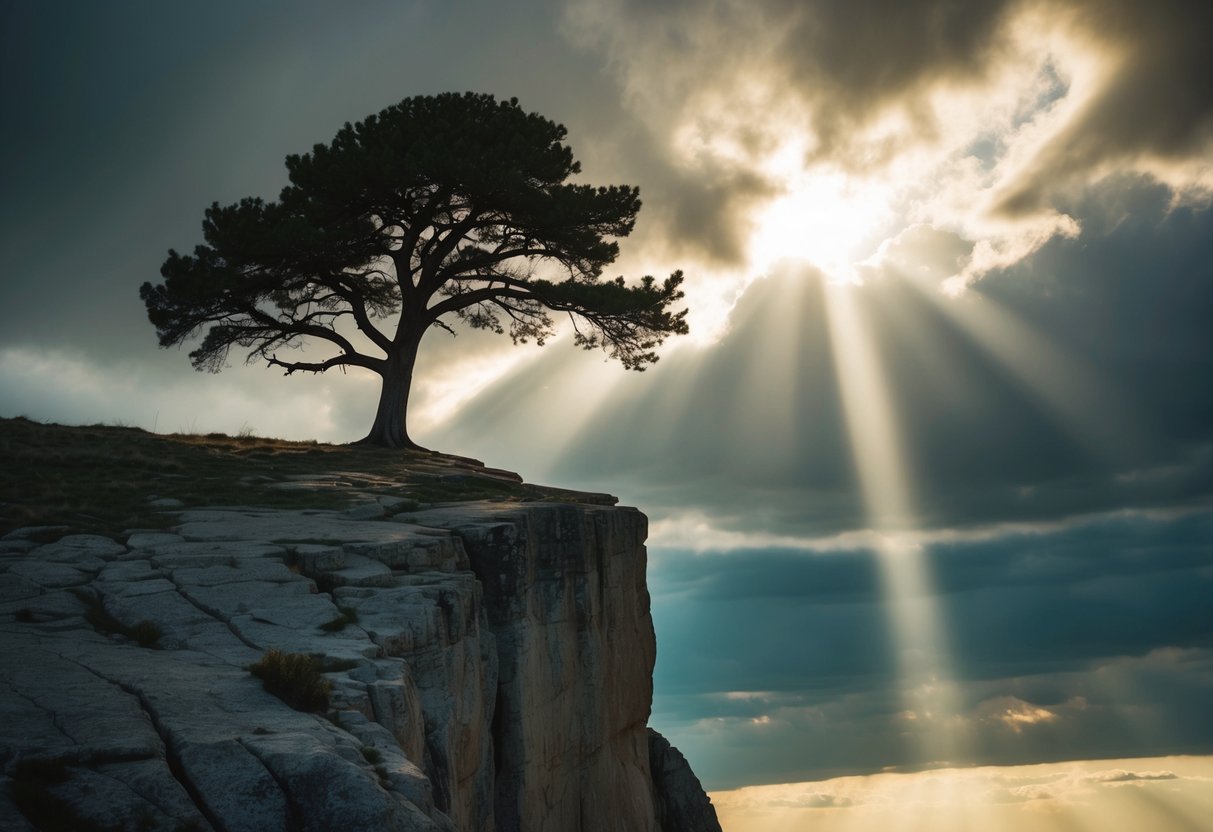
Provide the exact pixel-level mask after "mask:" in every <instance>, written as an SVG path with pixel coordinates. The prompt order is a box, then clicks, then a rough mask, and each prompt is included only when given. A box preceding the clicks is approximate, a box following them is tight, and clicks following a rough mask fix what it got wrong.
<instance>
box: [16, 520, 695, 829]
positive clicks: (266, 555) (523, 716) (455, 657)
mask: <svg viewBox="0 0 1213 832" xmlns="http://www.w3.org/2000/svg"><path fill="white" fill-rule="evenodd" d="M405 507H407V506H406V505H405V503H404V501H401V500H399V499H394V498H386V497H384V498H380V499H378V500H375V501H371V502H368V503H366V504H364V505H362V506H359V507H357V508H355V509H353V510H350V511H346V512H343V513H338V512H331V511H282V510H279V511H270V510H252V509H211V510H193V511H183V512H182V513H181V515H180V525H178V526H176V527H175V528H174V529H173V530H172V531H171V532H168V533H166V532H134V533H130V534H129V535H126V536H124V537H123V538H121V540H122V542H119V541H118V540H115V539H110V538H107V537H103V536H97V535H66V536H63V537H62V538H60V539H58V540H51V538H53V537H55V534H54V533H53V532H48V531H47V530H28V529H27V530H18V531H16V532H14V533H12V534H10V535H9V536H8V537H6V538H5V539H4V540H3V541H2V542H0V570H2V571H0V767H2V768H3V772H4V776H3V783H2V786H3V788H0V827H2V828H4V829H13V830H20V829H33V828H79V829H89V828H93V829H110V828H118V829H149V830H174V831H176V830H190V829H215V830H259V831H260V830H330V829H342V830H461V831H462V830H483V831H485V832H487V831H488V830H496V832H515V830H518V831H519V832H530V831H531V830H535V831H536V832H575V831H576V830H585V831H586V832H590V830H642V831H643V830H653V832H657V830H662V829H667V830H672V829H680V830H681V829H698V828H703V829H718V828H719V827H718V826H715V819H714V816H712V817H711V819H710V822H709V820H707V819H706V818H707V816H706V815H704V816H703V818H700V819H697V820H695V821H693V824H699V825H691V826H687V825H681V826H680V825H676V824H677V823H681V822H682V821H676V820H672V819H671V815H670V811H669V810H668V809H667V808H664V807H667V806H673V805H675V804H676V803H678V801H680V800H681V801H682V802H684V803H685V802H686V800H685V799H684V798H682V797H679V798H677V799H667V797H666V796H665V795H664V792H663V791H662V789H663V785H662V784H663V782H664V781H663V780H662V779H660V778H659V779H658V780H657V781H656V782H655V781H654V779H653V776H652V773H651V768H650V739H649V736H648V732H647V729H646V723H647V719H648V715H649V708H650V704H651V700H652V668H653V662H654V657H655V644H654V638H653V628H652V621H651V618H650V616H649V598H648V592H647V589H646V587H645V551H644V545H643V543H644V538H645V518H644V516H643V515H642V514H640V513H639V512H637V511H635V510H633V509H624V508H615V507H611V506H601V505H574V504H554V503H542V502H531V503H519V502H480V503H462V504H457V505H445V506H439V507H431V508H428V509H426V510H424V511H416V510H413V511H402V510H401V509H402V508H405ZM359 518H377V519H359ZM48 540H50V541H51V542H46V541H48ZM269 648H276V649H277V650H279V651H281V652H283V653H286V654H307V655H309V656H312V657H314V658H315V659H316V661H317V664H318V666H319V668H320V669H321V670H322V671H324V679H327V682H328V685H329V687H330V691H329V694H328V703H327V705H322V706H320V707H319V708H318V709H317V712H315V713H310V712H304V711H300V710H295V709H293V708H291V707H289V706H287V705H286V704H285V703H284V702H283V701H282V700H281V699H280V698H278V697H276V696H274V695H271V694H270V693H268V692H267V691H266V690H264V689H263V686H262V684H261V682H260V681H259V680H258V679H257V678H255V677H254V676H253V675H251V674H250V673H249V671H248V670H247V668H248V667H249V666H250V665H252V664H253V663H255V662H257V661H258V660H259V659H260V658H261V657H262V656H263V654H264V653H265V651H266V650H268V649H269ZM289 684H294V685H297V686H299V685H303V684H305V681H303V680H301V679H294V680H292V681H290V682H289ZM688 773H689V772H688ZM692 778H693V775H692ZM700 794H701V793H700ZM704 800H705V801H706V798H704ZM696 805H698V804H696ZM708 809H709V811H710V804H709V805H708Z"/></svg>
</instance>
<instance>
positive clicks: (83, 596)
mask: <svg viewBox="0 0 1213 832" xmlns="http://www.w3.org/2000/svg"><path fill="white" fill-rule="evenodd" d="M72 594H73V595H75V596H76V598H77V599H79V601H80V602H81V603H82V604H84V620H85V621H87V622H88V623H89V624H91V625H92V627H93V629H94V630H96V631H97V632H99V633H107V634H112V635H120V636H123V637H124V638H129V639H130V640H131V641H133V642H135V643H136V644H138V645H139V646H140V647H148V648H151V649H159V647H160V637H161V636H162V635H163V633H162V632H161V630H160V628H159V627H158V626H156V624H155V623H154V622H152V621H140V622H138V623H137V624H135V625H134V626H127V625H126V624H123V623H122V622H121V621H119V620H118V619H117V618H114V616H113V615H111V614H110V612H109V610H107V609H106V608H105V604H103V603H102V601H101V597H100V596H99V595H95V594H93V593H91V592H89V591H87V590H83V589H73V590H72Z"/></svg>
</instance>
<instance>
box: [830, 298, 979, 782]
mask: <svg viewBox="0 0 1213 832" xmlns="http://www.w3.org/2000/svg"><path fill="white" fill-rule="evenodd" d="M823 291H824V292H825V293H826V313H827V314H826V321H827V325H828V328H829V333H830V339H831V343H832V346H833V349H832V352H833V354H834V360H835V362H836V366H837V378H838V384H839V393H840V395H841V397H842V404H843V412H844V414H845V416H846V422H847V429H848V433H849V436H850V443H851V449H852V454H853V456H854V459H855V465H856V468H857V469H858V473H859V480H860V486H861V488H862V491H863V498H864V504H865V506H866V509H867V513H868V517H869V520H870V522H871V524H872V528H873V530H874V531H875V532H877V533H878V535H879V540H880V542H879V543H878V544H877V546H876V554H877V557H878V558H879V560H880V565H881V575H882V579H883V582H884V595H885V599H886V604H887V606H888V609H889V624H890V627H891V628H892V630H893V633H894V640H895V643H896V645H897V648H898V665H899V674H900V677H901V681H900V684H901V696H902V702H903V707H904V708H905V710H904V712H903V713H904V715H905V717H906V718H907V720H912V721H914V722H920V721H921V722H922V723H926V724H925V725H924V728H923V729H920V730H918V731H916V732H915V733H916V734H917V736H918V737H919V747H918V748H917V749H916V750H917V753H918V755H919V758H920V759H921V760H923V761H931V762H934V763H936V764H939V763H942V762H944V761H948V760H954V759H955V757H956V755H957V753H958V748H957V747H956V746H957V738H956V732H955V731H954V730H953V729H954V723H953V720H954V717H955V715H956V699H955V686H954V684H953V682H952V679H951V673H950V668H949V667H948V665H949V663H950V660H949V658H948V656H949V650H948V644H947V639H946V637H945V634H944V627H943V626H942V624H941V622H940V621H939V613H938V604H937V603H936V601H935V600H934V597H933V587H932V581H931V576H930V574H929V567H928V563H927V560H926V556H925V552H924V550H923V548H922V546H921V545H919V544H917V543H915V542H914V540H913V532H914V515H915V511H914V507H913V504H912V497H911V493H912V492H911V488H910V483H909V476H908V472H907V470H906V467H907V466H906V462H905V454H904V453H903V450H902V444H901V441H900V438H899V436H898V432H897V428H896V425H895V423H894V413H895V411H894V408H893V403H892V401H891V400H890V395H889V385H888V382H887V380H886V378H885V375H884V371H883V368H882V366H881V363H880V357H879V355H878V354H877V351H876V347H875V340H874V339H873V338H872V337H871V333H870V331H869V329H868V325H867V321H866V319H865V316H864V315H863V312H862V309H861V307H860V306H859V293H860V291H861V290H860V289H859V287H856V286H851V285H830V286H823Z"/></svg>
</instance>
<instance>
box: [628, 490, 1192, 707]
mask: <svg viewBox="0 0 1213 832" xmlns="http://www.w3.org/2000/svg"><path fill="white" fill-rule="evenodd" d="M1210 541H1213V515H1211V514H1209V513H1208V512H1201V513H1196V514H1192V515H1188V516H1185V517H1181V518H1177V519H1174V520H1152V519H1149V518H1146V517H1141V516H1128V517H1109V518H1105V519H1101V520H1098V521H1091V522H1087V523H1082V524H1077V525H1074V526H1071V527H1065V528H1061V529H1058V530H1055V531H1051V532H1045V533H1019V534H1014V533H1012V534H1007V535H1005V536H1002V537H999V538H997V539H994V540H990V541H985V542H954V543H940V544H934V545H931V546H929V547H928V549H927V554H926V559H925V568H926V571H927V573H928V574H930V575H931V576H933V577H932V581H933V587H934V588H933V590H932V597H934V598H935V602H936V604H937V605H938V609H939V615H940V618H941V620H942V621H943V626H944V628H945V630H946V631H947V633H948V640H949V641H950V642H951V644H950V648H951V659H950V660H951V661H953V662H954V663H955V666H956V668H957V672H958V673H959V674H960V676H961V678H964V679H967V680H981V679H1001V678H1007V677H1016V676H1033V675H1037V674H1041V673H1046V672H1057V671H1059V670H1075V669H1079V668H1082V667H1084V666H1087V665H1089V664H1090V663H1092V662H1095V661H1098V660H1101V659H1107V658H1113V657H1117V656H1122V655H1144V654H1146V653H1148V652H1149V651H1150V650H1153V649H1155V648H1160V647H1184V648H1187V647H1213V608H1210V606H1209V604H1208V603H1207V599H1208V598H1209V594H1210V592H1211V591H1213V577H1210V572H1209V570H1210V568H1211V567H1213V549H1211V547H1210ZM650 581H651V584H652V589H653V592H654V595H655V597H656V598H657V599H658V600H659V601H660V600H661V599H663V598H669V599H674V598H676V599H677V605H676V608H677V612H676V613H674V612H671V613H670V614H669V615H668V616H667V615H665V614H664V613H663V612H662V610H663V609H669V610H674V609H675V605H673V604H663V603H657V604H655V610H656V612H655V615H656V616H657V618H658V625H659V632H661V633H662V635H663V638H665V639H667V640H669V641H672V642H675V643H677V644H678V645H679V649H678V650H677V651H676V653H674V654H673V655H669V654H663V657H662V659H661V661H660V663H659V671H658V672H659V675H660V676H661V677H662V682H663V686H662V689H663V690H667V691H670V692H676V691H683V692H685V691H688V690H691V691H699V692H702V693H707V692H719V691H728V690H733V689H735V685H736V683H737V680H738V679H745V680H746V681H747V684H748V685H750V688H748V689H755V690H776V691H796V690H804V689H806V688H804V685H805V684H806V681H805V680H806V679H811V680H814V681H813V682H812V683H811V688H812V689H818V688H824V687H827V686H828V685H829V684H830V683H831V682H833V681H836V680H839V679H844V678H845V679H847V680H848V681H847V682H846V684H844V685H843V686H842V687H843V688H844V689H851V688H853V687H854V686H855V679H856V677H866V678H865V680H864V682H863V684H861V685H860V686H861V687H869V686H874V685H875V684H876V683H877V682H879V681H880V680H883V679H885V678H886V675H887V673H888V667H889V664H890V662H889V652H888V651H889V644H888V638H889V635H888V632H887V622H886V620H885V618H884V613H883V612H882V605H883V604H885V603H887V601H888V599H887V598H885V597H884V588H883V585H882V580H881V575H880V565H879V561H878V559H877V556H876V555H874V554H872V553H871V552H870V551H866V550H841V551H836V552H787V551H770V550H755V551H733V552H728V553H701V554H694V553H687V552H678V551H669V550H659V551H657V552H656V553H655V554H654V557H653V560H652V563H651V566H650ZM726 609H727V610H728V614H725V613H724V611H725V610H726ZM675 618H676V620H674V619H675ZM801 636H803V638H802V637H801ZM746 644H749V645H751V647H750V648H749V649H730V647H729V646H730V645H736V646H737V647H738V648H741V647H742V646H744V645H746ZM713 645H717V646H715V647H714V646H713ZM753 645H770V649H769V650H768V649H767V648H765V647H763V648H758V649H755V648H754V647H753ZM738 662H742V663H744V665H745V666H744V667H735V665H736V663H738ZM726 665H734V667H729V666H726Z"/></svg>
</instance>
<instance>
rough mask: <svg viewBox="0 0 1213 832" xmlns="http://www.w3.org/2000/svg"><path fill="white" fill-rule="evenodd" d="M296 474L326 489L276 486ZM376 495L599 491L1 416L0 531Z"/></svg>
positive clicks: (520, 496)
mask: <svg viewBox="0 0 1213 832" xmlns="http://www.w3.org/2000/svg"><path fill="white" fill-rule="evenodd" d="M298 476H309V477H315V478H324V479H327V480H329V481H330V484H329V485H328V486H327V487H323V488H297V489H295V488H292V489H284V488H278V487H274V486H275V484H277V483H282V482H284V481H288V480H290V479H291V478H293V477H298ZM368 491H372V492H374V493H376V494H389V495H394V496H398V497H401V498H404V499H407V500H412V501H414V503H435V502H448V501H449V502H457V501H466V500H482V499H493V500H536V499H560V500H570V499H579V498H580V499H590V498H592V496H593V495H577V494H575V493H573V492H565V491H560V490H558V489H546V488H539V487H537V486H532V485H524V484H522V483H520V482H517V481H516V480H513V479H511V478H510V477H509V476H507V475H503V474H502V473H501V472H494V471H491V470H489V469H485V468H484V467H483V466H482V465H481V464H480V463H477V462H475V461H474V460H467V459H461V458H459V457H451V456H446V455H443V454H436V453H429V452H424V451H399V450H386V449H383V448H369V447H362V446H351V445H326V444H320V443H317V442H288V441H286V440H282V439H267V438H264V437H258V436H248V435H241V436H227V435H225V434H216V433H212V434H206V435H192V434H189V435H187V434H173V435H167V436H166V435H161V434H153V433H148V432H147V431H144V430H141V429H139V428H131V427H113V426H105V425H91V426H87V427H68V426H64V425H48V424H42V423H39V422H34V421H31V420H29V419H24V418H17V419H0V534H3V533H5V532H7V531H10V530H12V529H15V528H18V527H21V526H42V525H48V526H67V527H69V528H70V529H72V530H74V531H82V532H95V533H99V534H107V535H110V536H119V535H120V534H121V533H122V531H123V530H124V529H132V528H164V527H167V526H169V525H171V524H172V523H173V522H175V516H174V515H173V514H172V513H171V512H165V511H162V510H159V509H156V508H154V507H152V506H150V505H149V504H148V501H149V497H152V496H156V497H169V498H174V499H177V500H180V501H181V502H182V503H184V504H185V505H186V506H192V507H199V506H220V505H223V506H233V505H236V506H260V507H266V508H328V509H340V508H345V507H347V506H348V505H350V504H351V503H352V502H357V501H359V500H364V499H366V497H365V493H366V492H368ZM593 501H595V502H601V500H599V499H593ZM56 536H57V535H56Z"/></svg>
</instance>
